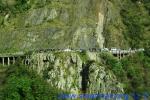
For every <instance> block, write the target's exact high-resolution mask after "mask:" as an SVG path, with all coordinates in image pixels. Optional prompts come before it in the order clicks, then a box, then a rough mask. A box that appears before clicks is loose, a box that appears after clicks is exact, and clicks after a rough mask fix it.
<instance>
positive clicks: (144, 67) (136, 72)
mask: <svg viewBox="0 0 150 100" xmlns="http://www.w3.org/2000/svg"><path fill="white" fill-rule="evenodd" d="M147 52H148V51H145V52H140V53H136V54H134V55H131V56H128V57H125V58H123V59H122V60H121V61H119V60H118V59H116V58H114V57H113V56H112V55H110V54H101V57H102V58H103V60H104V61H105V64H106V65H107V66H108V67H109V69H111V70H112V71H113V72H114V74H115V75H116V76H117V78H118V79H119V81H120V82H122V83H124V87H125V92H126V93H133V92H138V93H141V92H148V93H150V79H149V77H150V73H149V71H150V55H148V53H147Z"/></svg>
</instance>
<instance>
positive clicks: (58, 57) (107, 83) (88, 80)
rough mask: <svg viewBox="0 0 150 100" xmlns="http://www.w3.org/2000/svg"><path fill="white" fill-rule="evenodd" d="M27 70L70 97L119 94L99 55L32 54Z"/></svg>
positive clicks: (118, 87)
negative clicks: (71, 94)
mask: <svg viewBox="0 0 150 100" xmlns="http://www.w3.org/2000/svg"><path fill="white" fill-rule="evenodd" d="M29 67H30V68H33V69H35V70H36V71H37V72H38V73H39V74H40V75H41V76H42V77H43V78H44V79H46V80H47V81H48V82H49V83H50V84H51V85H52V86H54V87H57V88H59V89H62V90H65V91H68V92H70V93H76V94H79V93H123V92H124V89H123V84H122V83H120V82H119V81H118V79H117V77H116V76H115V75H114V73H113V72H112V71H111V70H109V69H108V68H107V66H106V65H105V63H104V62H103V60H102V58H101V56H100V53H91V52H85V53H84V52H83V53H79V52H65V53H63V52H47V53H33V54H32V55H31V65H30V66H29Z"/></svg>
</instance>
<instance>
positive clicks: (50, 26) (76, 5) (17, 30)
mask: <svg viewBox="0 0 150 100" xmlns="http://www.w3.org/2000/svg"><path fill="white" fill-rule="evenodd" d="M31 1H32V0H31ZM31 1H29V2H27V4H28V5H31V6H30V8H29V9H28V10H27V11H24V12H22V13H17V14H16V15H15V16H14V15H13V14H12V13H11V12H5V14H3V15H1V19H2V20H3V28H1V31H0V34H2V35H3V38H1V41H0V42H1V43H0V44H1V45H0V47H1V48H2V49H3V50H4V49H5V50H10V49H11V50H24V49H26V50H29V49H39V48H67V47H72V48H92V47H99V48H103V46H104V39H105V38H104V37H103V34H102V33H103V29H104V23H105V21H104V20H105V13H106V12H105V10H106V7H107V6H106V3H105V0H63V1H62V0H57V1H56V0H51V1H46V0H45V1H40V0H38V1H37V2H31ZM106 2H107V1H106ZM105 6H106V7H105ZM8 38H9V39H8ZM4 43H7V46H4Z"/></svg>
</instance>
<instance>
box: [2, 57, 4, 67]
mask: <svg viewBox="0 0 150 100" xmlns="http://www.w3.org/2000/svg"><path fill="white" fill-rule="evenodd" d="M2 64H3V66H4V65H5V59H4V57H3V58H2Z"/></svg>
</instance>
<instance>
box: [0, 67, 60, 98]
mask: <svg viewBox="0 0 150 100" xmlns="http://www.w3.org/2000/svg"><path fill="white" fill-rule="evenodd" d="M5 74H6V77H5V79H4V80H5V82H4V84H3V85H1V87H0V88H1V89H0V90H1V91H0V100H57V99H58V95H59V94H60V93H62V92H61V91H60V90H58V89H56V88H53V87H51V86H49V85H48V83H46V81H45V80H43V79H42V78H40V76H39V75H37V74H36V73H35V72H34V71H31V70H27V68H26V67H25V66H23V65H15V66H10V67H9V68H8V70H7V71H6V72H5Z"/></svg>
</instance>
